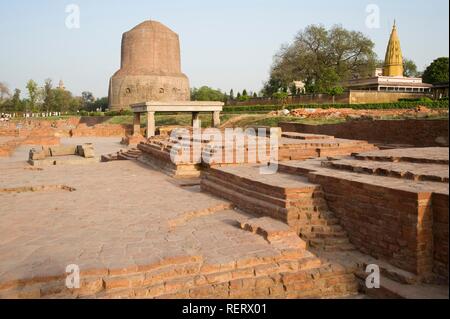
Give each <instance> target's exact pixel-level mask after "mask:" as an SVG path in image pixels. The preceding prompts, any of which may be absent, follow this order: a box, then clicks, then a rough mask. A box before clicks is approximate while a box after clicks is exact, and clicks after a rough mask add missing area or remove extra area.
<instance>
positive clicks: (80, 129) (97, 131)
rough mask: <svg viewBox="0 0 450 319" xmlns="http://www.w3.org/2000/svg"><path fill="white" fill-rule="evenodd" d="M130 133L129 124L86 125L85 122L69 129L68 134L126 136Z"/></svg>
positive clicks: (74, 135) (75, 135)
mask: <svg viewBox="0 0 450 319" xmlns="http://www.w3.org/2000/svg"><path fill="white" fill-rule="evenodd" d="M131 133H132V128H131V126H130V125H120V124H97V125H94V126H91V127H89V126H87V125H86V124H80V125H78V126H77V127H76V128H74V129H72V130H70V136H72V137H83V136H96V137H110V136H122V137H123V136H126V135H127V134H131Z"/></svg>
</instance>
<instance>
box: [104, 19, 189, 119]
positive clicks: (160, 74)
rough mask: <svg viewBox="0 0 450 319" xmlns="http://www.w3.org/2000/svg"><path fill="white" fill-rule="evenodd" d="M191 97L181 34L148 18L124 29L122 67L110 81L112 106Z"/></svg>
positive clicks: (122, 107)
mask: <svg viewBox="0 0 450 319" xmlns="http://www.w3.org/2000/svg"><path fill="white" fill-rule="evenodd" d="M189 99H190V90H189V79H188V78H187V76H186V75H184V74H183V73H181V61H180V41H179V38H178V34H176V33H175V32H173V31H172V30H170V29H169V28H168V27H166V26H164V25H163V24H161V23H159V22H157V21H145V22H143V23H141V24H139V25H138V26H136V27H134V28H133V29H131V30H130V31H128V32H125V33H124V34H123V36H122V59H121V67H120V70H119V71H117V72H116V73H115V74H114V75H113V76H112V77H111V80H110V83H109V108H110V109H111V110H122V109H123V110H126V109H129V107H130V104H134V103H140V102H146V101H188V100H189Z"/></svg>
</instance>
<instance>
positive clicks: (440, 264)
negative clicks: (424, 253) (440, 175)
mask: <svg viewBox="0 0 450 319" xmlns="http://www.w3.org/2000/svg"><path fill="white" fill-rule="evenodd" d="M432 206H433V244H434V251H433V260H434V264H433V272H434V273H436V274H438V275H440V276H442V277H444V278H447V279H448V214H449V213H448V196H445V195H441V194H433V205H432Z"/></svg>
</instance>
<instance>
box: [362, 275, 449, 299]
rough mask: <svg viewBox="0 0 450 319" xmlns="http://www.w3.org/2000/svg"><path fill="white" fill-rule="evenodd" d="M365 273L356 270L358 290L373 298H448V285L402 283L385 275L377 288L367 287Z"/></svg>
mask: <svg viewBox="0 0 450 319" xmlns="http://www.w3.org/2000/svg"><path fill="white" fill-rule="evenodd" d="M366 276H367V273H364V272H357V273H356V277H357V279H358V282H359V286H360V290H361V291H363V292H364V293H365V294H366V295H367V296H369V297H371V298H375V299H448V286H444V285H430V284H411V285H409V284H404V283H401V282H398V281H395V280H392V279H390V278H387V277H381V278H380V287H379V288H367V286H366V283H365V281H366Z"/></svg>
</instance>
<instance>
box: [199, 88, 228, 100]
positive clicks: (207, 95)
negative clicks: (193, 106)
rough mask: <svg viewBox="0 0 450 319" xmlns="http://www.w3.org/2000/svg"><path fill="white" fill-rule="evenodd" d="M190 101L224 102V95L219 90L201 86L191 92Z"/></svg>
mask: <svg viewBox="0 0 450 319" xmlns="http://www.w3.org/2000/svg"><path fill="white" fill-rule="evenodd" d="M191 99H192V100H193V101H224V99H225V95H224V94H223V93H222V92H221V91H220V90H215V89H213V88H210V87H208V86H202V87H201V88H199V89H197V88H193V89H192V90H191Z"/></svg>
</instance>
